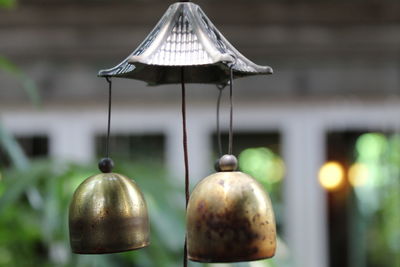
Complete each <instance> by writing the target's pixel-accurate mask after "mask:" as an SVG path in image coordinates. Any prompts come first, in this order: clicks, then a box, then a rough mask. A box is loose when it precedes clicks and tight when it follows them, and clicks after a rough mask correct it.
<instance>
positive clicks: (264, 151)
mask: <svg viewBox="0 0 400 267" xmlns="http://www.w3.org/2000/svg"><path fill="white" fill-rule="evenodd" d="M239 165H240V168H241V170H242V171H243V172H245V173H247V174H250V175H251V176H253V177H254V178H255V179H257V180H258V181H260V182H263V183H268V184H273V183H277V182H279V181H281V180H282V179H283V177H284V175H285V164H284V162H283V160H282V159H281V158H280V157H279V156H278V155H276V154H275V153H274V152H272V151H271V150H270V149H268V148H266V147H260V148H249V149H246V150H244V151H243V152H242V153H240V155H239Z"/></svg>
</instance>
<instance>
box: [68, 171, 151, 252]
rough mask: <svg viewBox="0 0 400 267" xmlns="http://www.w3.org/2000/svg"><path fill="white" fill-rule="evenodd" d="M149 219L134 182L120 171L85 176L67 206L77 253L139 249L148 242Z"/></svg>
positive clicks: (72, 242) (72, 241)
mask: <svg viewBox="0 0 400 267" xmlns="http://www.w3.org/2000/svg"><path fill="white" fill-rule="evenodd" d="M149 232H150V228H149V220H148V213H147V206H146V202H145V200H144V197H143V194H142V192H141V191H140V189H139V187H138V186H137V184H136V183H135V182H134V181H133V180H131V179H129V178H127V177H125V176H123V175H120V174H116V173H102V174H97V175H94V176H92V177H89V178H88V179H86V180H85V181H84V182H83V183H82V184H81V185H80V186H79V187H78V188H77V189H76V191H75V193H74V196H73V199H72V202H71V204H70V208H69V233H70V242H71V248H72V251H73V252H74V253H79V254H104V253H115V252H123V251H128V250H134V249H139V248H143V247H145V246H147V245H148V244H149V235H150V234H149Z"/></svg>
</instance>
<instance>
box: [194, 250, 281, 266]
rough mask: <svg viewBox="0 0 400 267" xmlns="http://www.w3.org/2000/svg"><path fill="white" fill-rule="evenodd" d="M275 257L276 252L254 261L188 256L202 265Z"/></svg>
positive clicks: (240, 258)
mask: <svg viewBox="0 0 400 267" xmlns="http://www.w3.org/2000/svg"><path fill="white" fill-rule="evenodd" d="M274 256H275V251H274V253H273V254H272V255H268V256H261V257H255V258H252V259H249V258H248V257H237V258H232V259H218V258H216V259H205V258H201V257H195V256H190V254H188V259H189V260H191V261H194V262H201V263H233V262H246V261H259V260H266V259H271V258H273V257H274Z"/></svg>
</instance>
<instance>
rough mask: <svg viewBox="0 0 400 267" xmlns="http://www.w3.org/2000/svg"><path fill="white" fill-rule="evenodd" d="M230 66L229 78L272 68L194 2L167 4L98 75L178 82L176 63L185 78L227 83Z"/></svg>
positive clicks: (193, 81)
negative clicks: (246, 52) (132, 46)
mask: <svg viewBox="0 0 400 267" xmlns="http://www.w3.org/2000/svg"><path fill="white" fill-rule="evenodd" d="M231 66H232V70H233V78H240V77H244V76H249V75H257V74H272V72H273V71H272V68H270V67H268V66H259V65H257V64H255V63H253V62H251V61H250V60H249V59H247V58H246V57H245V56H243V55H242V54H241V53H240V52H239V51H238V50H236V49H235V48H234V47H233V46H232V45H231V44H230V43H229V41H228V40H227V39H226V38H225V37H224V36H223V35H222V34H221V33H220V32H219V31H218V29H217V28H216V27H215V26H214V24H213V23H212V22H211V20H210V19H209V18H208V17H207V16H206V14H205V13H204V12H203V10H202V9H201V8H200V7H199V6H198V5H196V4H194V3H191V2H179V3H175V4H173V5H171V6H170V7H169V9H168V10H167V11H166V13H165V14H164V16H163V17H162V18H161V20H160V21H159V23H158V24H157V25H156V27H155V28H154V29H153V30H152V31H151V33H150V34H149V35H148V36H147V38H146V39H145V40H144V41H143V42H142V44H141V45H139V47H138V48H137V49H136V50H135V51H134V52H133V53H132V54H131V55H129V56H128V57H127V58H126V59H125V60H124V61H122V62H121V63H120V64H118V65H117V66H115V67H113V68H111V69H107V70H101V71H100V72H99V74H98V75H99V76H100V77H120V78H131V79H137V80H142V81H145V82H147V83H148V84H149V85H160V84H171V83H181V67H185V82H186V83H212V84H221V85H226V84H227V83H228V81H229V76H230V67H231Z"/></svg>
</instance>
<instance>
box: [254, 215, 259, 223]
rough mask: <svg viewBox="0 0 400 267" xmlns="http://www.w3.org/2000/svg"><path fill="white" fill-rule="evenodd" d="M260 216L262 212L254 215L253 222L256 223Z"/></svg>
mask: <svg viewBox="0 0 400 267" xmlns="http://www.w3.org/2000/svg"><path fill="white" fill-rule="evenodd" d="M258 218H260V214H259V213H257V214H256V215H254V217H253V223H255V222H256V220H257V219H258Z"/></svg>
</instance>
